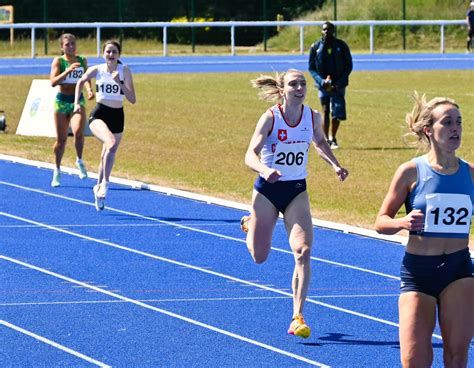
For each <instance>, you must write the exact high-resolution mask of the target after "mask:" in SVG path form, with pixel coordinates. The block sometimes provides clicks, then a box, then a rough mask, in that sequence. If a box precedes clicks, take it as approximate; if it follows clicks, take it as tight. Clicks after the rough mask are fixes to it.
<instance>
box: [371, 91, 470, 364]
mask: <svg viewBox="0 0 474 368" xmlns="http://www.w3.org/2000/svg"><path fill="white" fill-rule="evenodd" d="M414 97H415V106H414V108H413V111H412V112H411V113H410V114H408V115H407V124H408V127H409V129H410V130H411V132H412V133H413V134H414V135H416V136H417V138H418V143H420V144H424V145H426V146H427V147H428V148H429V150H428V153H427V154H426V155H423V156H421V157H417V158H415V159H414V160H411V161H409V162H406V163H404V164H402V165H401V166H400V167H399V168H398V170H397V172H396V173H395V176H394V178H393V180H392V183H391V185H390V188H389V190H388V193H387V195H386V197H385V199H384V201H383V203H382V206H381V209H380V211H379V213H378V215H377V219H376V223H375V228H376V230H377V231H378V232H380V233H382V234H395V233H397V232H399V231H401V230H408V231H409V238H408V244H407V247H406V253H405V256H404V258H403V262H402V266H401V288H400V290H401V295H400V298H399V319H400V353H401V361H402V364H403V366H404V367H430V366H431V364H432V362H433V348H432V342H431V341H432V334H433V331H434V328H435V325H436V318H438V321H439V326H440V329H441V334H442V336H443V350H444V365H445V366H446V367H467V359H468V350H469V345H470V343H471V340H472V337H473V335H474V312H473V311H474V277H473V266H472V262H471V258H470V255H469V248H468V245H469V231H470V226H471V217H472V208H473V202H474V186H473V183H474V165H472V164H469V163H467V162H465V161H463V160H461V159H460V158H458V157H457V156H456V150H457V149H458V148H459V146H460V144H461V136H462V118H461V113H460V111H459V106H458V105H457V104H456V103H455V102H454V101H453V100H451V99H447V98H440V97H438V98H434V99H432V100H431V101H429V102H427V101H426V99H425V97H424V96H419V95H418V94H417V93H415V96H414ZM404 203H405V206H406V215H404V216H401V217H396V214H397V212H398V211H399V209H400V208H401V207H402V205H403V204H404ZM437 313H438V315H437Z"/></svg>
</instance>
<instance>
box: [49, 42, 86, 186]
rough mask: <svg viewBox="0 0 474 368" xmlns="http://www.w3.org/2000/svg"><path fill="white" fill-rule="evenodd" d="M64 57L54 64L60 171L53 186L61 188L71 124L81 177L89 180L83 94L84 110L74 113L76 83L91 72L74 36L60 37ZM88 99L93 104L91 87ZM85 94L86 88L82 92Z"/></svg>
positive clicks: (52, 67) (56, 146)
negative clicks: (84, 151) (83, 154)
mask: <svg viewBox="0 0 474 368" xmlns="http://www.w3.org/2000/svg"><path fill="white" fill-rule="evenodd" d="M59 45H60V48H61V53H62V55H61V56H58V57H55V58H54V59H53V62H52V64H51V73H50V77H49V79H50V81H51V86H53V87H56V86H59V87H58V88H59V91H58V93H57V94H56V98H55V101H54V125H55V127H56V142H55V143H54V156H55V163H56V169H55V170H54V172H53V179H52V181H51V186H53V187H59V186H60V185H61V161H62V158H63V155H64V151H65V149H66V142H67V136H68V128H69V124H71V130H72V134H73V136H74V146H75V148H76V156H77V157H76V165H77V167H78V169H79V177H80V178H81V179H85V178H87V170H86V167H85V165H84V162H83V161H82V152H83V150H84V126H85V123H86V110H85V108H84V106H85V100H84V97H83V96H82V94H81V98H80V103H81V106H83V109H82V110H81V111H78V112H75V111H73V110H74V93H75V89H76V83H77V81H78V80H79V78H81V77H82V75H83V74H84V73H85V71H86V70H87V60H86V58H85V57H82V56H79V55H76V51H77V45H76V37H75V36H74V35H73V34H71V33H64V34H62V35H61V37H59ZM86 90H87V98H88V99H89V100H92V99H93V98H94V93H93V92H92V89H91V84H90V82H88V83H87V84H86ZM81 92H82V88H81Z"/></svg>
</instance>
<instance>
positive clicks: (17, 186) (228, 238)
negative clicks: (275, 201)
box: [0, 181, 400, 280]
mask: <svg viewBox="0 0 474 368" xmlns="http://www.w3.org/2000/svg"><path fill="white" fill-rule="evenodd" d="M0 184H3V185H7V186H12V187H14V188H19V189H23V190H27V191H30V192H34V193H39V194H44V195H48V196H51V197H55V198H60V199H64V200H67V201H70V202H76V203H80V204H85V205H87V206H91V207H93V206H94V203H90V202H86V201H82V200H80V199H75V198H70V197H66V196H63V195H60V194H54V193H49V192H45V191H43V190H39V189H34V188H29V187H25V186H22V185H17V184H11V183H7V182H3V181H0ZM107 210H109V211H112V212H116V213H120V214H123V215H127V216H131V217H136V218H140V219H144V220H148V221H153V222H158V223H160V224H166V225H169V226H174V227H178V228H181V229H186V230H189V231H193V232H197V233H201V234H206V235H211V236H216V237H218V238H222V239H227V240H232V241H236V242H239V243H245V240H244V239H240V238H235V237H232V236H227V235H223V234H219V233H215V232H212V231H207V230H202V229H198V228H195V227H191V226H187V225H182V224H178V223H175V222H171V221H166V220H160V219H157V218H154V217H150V216H144V215H140V214H138V213H134V212H129V211H124V210H119V209H116V208H112V207H107ZM1 214H4V215H5V216H9V215H8V214H6V213H4V212H0V215H1ZM19 219H20V220H22V221H27V220H24V219H22V218H19ZM32 223H34V222H32ZM40 226H49V225H44V224H41V225H40ZM54 229H57V228H54ZM271 249H272V250H274V251H276V252H280V253H286V254H290V255H291V256H293V252H292V251H289V250H286V249H282V248H276V247H271ZM311 259H312V260H315V261H318V262H322V263H327V264H331V265H335V266H338V267H344V268H349V269H352V270H356V271H361V272H365V273H370V274H372V275H377V276H382V277H386V278H390V279H394V280H400V277H398V276H394V275H389V274H385V273H381V272H377V271H373V270H369V269H366V268H362V267H358V266H352V265H348V264H344V263H340V262H335V261H330V260H327V259H323V258H318V257H313V256H312V257H311Z"/></svg>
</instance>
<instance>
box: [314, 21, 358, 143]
mask: <svg viewBox="0 0 474 368" xmlns="http://www.w3.org/2000/svg"><path fill="white" fill-rule="evenodd" d="M321 34H322V38H321V40H319V41H317V42H315V43H313V44H312V45H311V49H310V52H309V72H310V73H311V76H312V77H313V79H314V81H315V82H316V87H317V88H318V95H319V99H320V101H321V105H322V110H323V122H324V125H323V129H324V133H325V134H326V137H327V139H328V143H329V145H330V146H331V148H332V149H336V148H339V146H338V144H337V140H336V134H337V131H338V129H339V123H340V121H341V120H346V100H345V93H346V87H347V86H348V85H349V74H350V73H351V71H352V56H351V51H350V49H349V46H347V44H346V43H345V42H344V41H342V40H340V39H338V38H336V37H334V24H332V23H331V22H329V21H327V22H324V24H323V27H322V32H321ZM330 115H331V118H330ZM330 120H331V131H329V125H330V124H329V123H330Z"/></svg>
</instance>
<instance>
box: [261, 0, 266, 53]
mask: <svg viewBox="0 0 474 368" xmlns="http://www.w3.org/2000/svg"><path fill="white" fill-rule="evenodd" d="M262 7H263V9H262V10H263V11H262V14H263V20H264V21H266V20H267V0H263V1H262ZM263 51H267V27H265V26H264V27H263Z"/></svg>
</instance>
